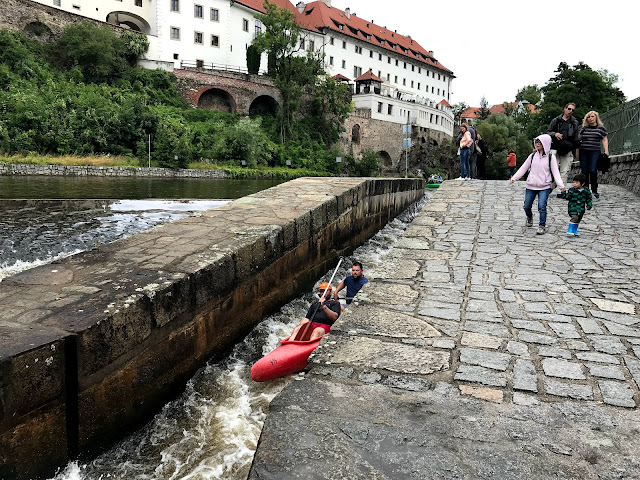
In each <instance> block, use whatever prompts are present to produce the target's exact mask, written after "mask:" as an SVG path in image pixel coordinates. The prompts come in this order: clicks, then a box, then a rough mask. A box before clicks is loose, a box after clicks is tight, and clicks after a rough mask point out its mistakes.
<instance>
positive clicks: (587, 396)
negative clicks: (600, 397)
mask: <svg viewBox="0 0 640 480" xmlns="http://www.w3.org/2000/svg"><path fill="white" fill-rule="evenodd" d="M544 386H545V390H546V392H547V393H548V394H549V395H555V396H557V397H569V398H575V399H576V400H593V390H592V389H591V387H590V386H589V385H576V384H571V383H563V382H559V381H556V380H549V379H547V380H545V382H544Z"/></svg>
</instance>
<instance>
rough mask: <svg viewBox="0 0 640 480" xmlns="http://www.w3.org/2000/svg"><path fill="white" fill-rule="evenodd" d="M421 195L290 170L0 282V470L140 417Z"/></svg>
mask: <svg viewBox="0 0 640 480" xmlns="http://www.w3.org/2000/svg"><path fill="white" fill-rule="evenodd" d="M422 195H423V189H422V181H421V180H407V179H404V180H402V179H353V178H339V179H338V178H332V179H326V178H324V179H317V178H316V179H310V178H305V179H298V180H295V181H292V182H288V183H286V184H282V185H279V186H277V187H273V188H271V189H269V190H266V191H263V192H260V193H257V194H253V195H250V196H248V197H244V198H242V199H239V200H236V201H234V202H230V203H229V204H227V205H224V206H222V207H219V208H216V209H213V210H208V211H206V212H202V213H201V214H196V215H194V216H191V217H188V218H185V219H182V220H179V221H176V222H172V223H170V224H166V225H163V226H161V227H157V228H154V229H152V230H150V231H147V232H145V233H142V234H138V235H135V236H132V237H129V238H126V239H123V240H119V241H116V242H113V243H111V244H108V245H103V246H100V247H98V248H96V249H94V250H92V251H90V252H86V253H83V254H79V255H76V256H73V257H70V258H67V259H64V260H60V261H57V262H55V263H53V264H49V265H45V266H42V267H38V268H35V269H32V270H29V271H26V272H23V273H21V274H18V275H15V276H13V277H10V278H8V279H6V280H5V281H3V282H1V283H0V412H1V418H0V478H17V479H21V478H33V477H37V476H40V477H41V476H45V475H50V474H51V473H52V472H53V471H54V470H55V468H56V467H58V466H61V465H64V464H65V463H66V462H67V461H68V459H70V458H74V457H76V456H77V455H79V454H91V453H94V452H96V451H98V450H99V449H101V448H104V447H105V446H107V445H108V444H110V443H112V442H113V441H114V440H116V439H118V438H120V437H121V436H122V435H123V434H125V433H126V432H127V431H130V430H131V429H132V428H134V427H135V426H137V425H139V424H140V423H141V422H143V421H145V420H147V419H148V418H149V417H150V416H151V415H152V414H153V413H155V412H156V411H157V410H158V409H159V407H160V406H161V405H163V404H164V403H165V402H166V401H167V400H168V399H169V398H171V396H172V395H174V394H175V393H176V391H178V390H179V389H181V388H182V387H183V385H184V382H185V381H186V380H187V379H189V378H190V377H191V375H193V373H194V372H195V370H197V368H199V367H200V366H201V365H202V364H203V363H204V362H205V361H206V360H208V359H209V358H211V357H220V356H222V355H224V354H225V353H226V352H227V351H228V350H229V348H230V347H231V346H233V344H234V343H236V342H237V341H239V340H240V339H242V338H243V337H244V336H245V335H246V334H247V332H249V331H250V330H251V328H252V327H253V326H255V325H256V324H257V323H258V322H259V321H260V320H261V319H262V318H263V317H264V316H266V315H268V314H270V313H272V312H274V311H275V310H277V309H278V308H279V307H280V306H281V305H282V304H284V303H286V302H287V301H289V300H290V299H292V298H294V297H295V296H296V295H298V294H299V293H300V292H302V291H306V290H308V289H309V288H311V286H312V284H313V282H314V281H315V280H316V279H317V277H318V276H319V275H321V274H322V273H324V272H326V271H327V270H328V269H329V268H331V266H333V265H334V263H335V261H336V259H337V257H338V256H339V255H343V254H349V253H350V252H351V251H353V249H354V248H355V247H357V246H359V245H361V244H362V243H363V242H364V241H365V240H366V239H367V238H369V237H371V236H372V235H373V234H375V233H376V232H377V231H378V230H379V229H380V228H381V227H382V226H384V225H385V224H386V223H387V222H388V221H389V220H390V219H392V218H394V217H395V216H396V215H398V214H399V213H400V212H402V211H403V210H404V209H406V208H407V207H408V206H409V205H411V204H412V203H414V202H416V201H418V200H419V199H420V198H421V197H422Z"/></svg>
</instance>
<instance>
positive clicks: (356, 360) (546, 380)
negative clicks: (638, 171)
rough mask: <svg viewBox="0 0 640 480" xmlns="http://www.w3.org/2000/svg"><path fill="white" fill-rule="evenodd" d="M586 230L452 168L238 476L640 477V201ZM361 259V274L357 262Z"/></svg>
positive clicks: (286, 393) (274, 407)
mask: <svg viewBox="0 0 640 480" xmlns="http://www.w3.org/2000/svg"><path fill="white" fill-rule="evenodd" d="M601 190H602V191H601V193H602V197H601V198H600V200H599V201H596V202H595V204H594V208H593V210H591V211H589V212H587V214H586V215H585V217H584V219H583V223H582V224H581V226H580V232H581V233H582V235H581V236H580V237H569V236H567V235H566V234H565V232H566V229H567V225H568V215H567V213H566V209H567V204H566V201H564V200H561V199H558V198H556V197H555V195H553V196H552V197H551V198H550V201H549V212H548V220H547V226H548V231H547V233H546V234H545V235H540V236H539V235H536V233H535V232H536V229H537V212H535V210H534V225H535V226H534V227H530V228H527V227H525V224H524V223H525V222H524V220H525V217H524V213H523V211H522V202H523V199H524V182H518V183H517V184H516V185H513V186H512V185H509V184H508V183H507V182H485V181H469V182H461V181H448V182H445V183H444V184H443V185H442V186H441V187H440V189H438V191H437V192H436V193H435V194H434V196H433V197H432V198H431V199H430V200H429V202H428V203H427V205H426V206H425V207H424V209H423V210H422V211H421V213H420V214H419V215H418V216H417V217H416V218H415V219H414V221H413V222H412V223H411V225H410V226H409V228H408V229H407V231H406V232H405V234H404V236H403V238H402V239H401V240H400V241H399V242H398V244H397V245H396V247H395V248H394V249H393V251H392V252H391V253H390V255H389V256H388V257H387V258H386V261H385V264H384V266H383V267H382V268H378V269H377V270H376V271H375V272H373V273H374V274H373V275H369V277H370V280H371V282H370V283H369V284H368V285H367V286H366V288H365V289H363V290H362V291H361V292H360V293H359V295H358V298H357V303H356V305H355V306H354V307H352V308H349V309H348V310H347V311H346V312H345V314H344V315H342V316H341V318H340V319H339V321H338V322H337V323H336V325H335V326H334V328H333V329H332V331H331V335H330V336H328V337H326V338H325V339H324V340H323V342H322V344H321V346H320V347H319V349H318V350H317V351H316V353H315V354H314V356H313V358H312V359H311V363H310V367H309V368H308V371H307V372H306V375H304V376H303V375H300V376H298V377H297V378H296V380H298V381H294V382H292V383H291V384H289V386H287V387H286V388H285V390H283V392H282V393H281V394H280V395H279V396H278V397H277V398H276V399H275V400H274V401H273V402H272V404H271V409H270V413H269V415H268V417H267V421H266V423H265V426H264V429H263V433H262V437H261V440H260V443H259V446H258V449H257V452H256V456H255V459H254V463H253V467H252V470H251V474H250V476H249V478H252V479H271V478H273V479H276V478H277V479H282V478H305V479H311V478H318V479H320V478H322V479H324V478H331V479H336V478H345V479H347V478H348V479H356V478H362V479H365V478H367V479H369V478H376V479H400V478H412V479H413V478H415V479H425V478H438V479H440V478H469V479H471V478H492V479H506V478H513V479H520V478H527V479H531V478H535V479H538V478H539V479H548V478H581V479H592V478H593V479H596V478H598V479H622V478H628V479H631V478H640V453H639V452H640V435H639V433H640V416H639V415H638V413H637V411H636V408H637V406H638V404H639V402H640V391H639V388H638V387H639V385H640V328H639V324H640V215H639V214H638V211H639V210H640V198H639V197H637V196H634V195H633V194H632V193H630V192H628V191H625V190H624V189H622V188H619V187H614V186H608V185H604V186H603V188H602V189H601ZM367 273H368V274H369V273H370V272H367Z"/></svg>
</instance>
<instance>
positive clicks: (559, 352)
mask: <svg viewBox="0 0 640 480" xmlns="http://www.w3.org/2000/svg"><path fill="white" fill-rule="evenodd" d="M538 355H540V356H541V357H555V358H566V359H570V358H571V352H570V351H569V350H565V349H563V348H556V347H538Z"/></svg>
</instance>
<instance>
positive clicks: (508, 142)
mask: <svg viewBox="0 0 640 480" xmlns="http://www.w3.org/2000/svg"><path fill="white" fill-rule="evenodd" d="M477 129H478V132H479V133H480V135H481V136H482V138H483V139H484V140H486V142H487V145H488V146H489V155H488V158H487V162H486V164H485V175H486V178H489V179H504V178H507V171H508V170H507V161H506V160H507V155H508V152H509V149H513V150H514V151H515V152H516V156H517V158H518V161H519V162H520V163H522V162H524V160H525V159H526V157H527V155H529V153H530V152H531V148H532V142H531V141H530V140H529V139H528V138H527V136H526V134H525V133H524V131H523V127H522V125H521V124H520V123H518V122H517V121H516V120H515V118H513V117H509V116H507V115H497V114H492V115H489V116H488V117H487V119H486V120H484V121H481V122H480V123H478V125H477Z"/></svg>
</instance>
